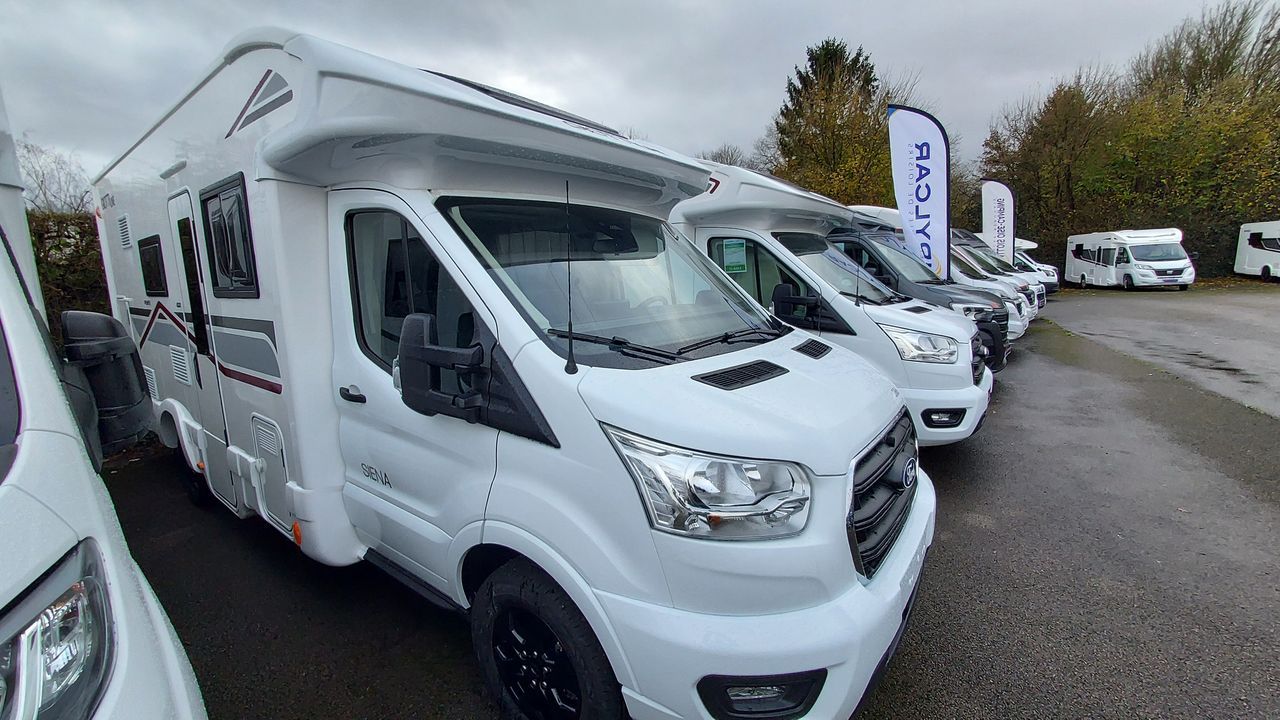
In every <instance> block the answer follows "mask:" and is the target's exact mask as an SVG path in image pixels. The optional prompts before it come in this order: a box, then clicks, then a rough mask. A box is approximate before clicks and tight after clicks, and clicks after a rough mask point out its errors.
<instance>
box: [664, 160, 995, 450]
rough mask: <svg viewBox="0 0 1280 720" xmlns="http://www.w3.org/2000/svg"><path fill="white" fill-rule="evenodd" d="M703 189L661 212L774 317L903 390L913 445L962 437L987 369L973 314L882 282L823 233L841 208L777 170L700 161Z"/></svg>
mask: <svg viewBox="0 0 1280 720" xmlns="http://www.w3.org/2000/svg"><path fill="white" fill-rule="evenodd" d="M703 164H704V165H705V166H706V167H707V168H709V169H711V170H712V171H713V172H712V176H711V184H710V187H709V190H708V192H706V193H704V194H702V195H699V196H698V197H696V198H693V199H691V200H686V201H684V202H682V203H680V204H679V205H677V206H676V209H675V210H674V211H673V212H672V215H671V220H672V223H673V224H675V225H676V227H677V228H679V229H680V230H681V231H682V232H684V233H685V235H687V236H688V237H690V238H692V239H693V241H694V243H695V244H696V245H697V246H698V247H699V249H701V250H702V251H703V252H705V253H707V254H708V256H709V257H711V259H712V261H713V262H715V263H716V264H717V265H718V266H720V267H721V268H723V269H724V270H725V271H726V272H727V273H728V274H729V276H730V277H732V278H733V279H734V281H735V282H736V283H738V284H739V285H740V286H742V287H743V289H744V290H746V291H747V292H748V293H750V294H751V296H752V297H754V298H755V299H756V300H757V301H758V302H760V303H761V304H764V305H768V306H770V307H771V308H772V310H773V312H775V313H776V314H778V316H779V317H782V318H785V319H787V320H788V321H789V322H792V323H795V324H797V325H800V326H802V327H805V328H808V329H812V330H814V331H815V332H817V333H819V334H820V335H821V336H822V337H823V338H824V339H825V340H827V341H829V342H831V343H832V344H836V345H840V346H843V347H846V348H848V349H850V350H853V351H854V352H856V353H858V354H859V355H861V356H862V357H864V358H866V359H867V360H869V361H870V362H871V363H872V364H874V365H875V366H876V367H877V368H879V369H880V370H881V371H882V372H884V373H885V374H886V375H887V376H889V377H890V378H891V379H892V380H893V381H894V382H895V383H896V384H897V385H898V387H899V388H900V389H901V390H902V394H903V397H904V399H905V400H906V403H907V407H909V408H910V409H911V417H912V420H913V421H914V423H915V426H916V433H917V434H918V436H919V438H920V444H922V445H943V444H946V443H953V442H959V441H961V440H964V439H966V438H968V437H969V436H971V435H972V434H973V433H974V432H975V431H976V430H977V429H978V427H979V426H980V425H981V423H982V418H983V414H984V413H985V412H986V410H987V402H988V396H989V394H990V390H991V385H992V378H991V372H990V370H988V369H987V368H986V366H985V364H984V363H983V361H982V352H983V346H982V342H981V340H980V339H979V337H978V334H977V328H976V326H975V325H974V324H973V321H972V320H970V319H968V318H966V317H965V316H964V315H963V314H961V313H960V312H952V311H949V310H946V309H944V308H941V307H939V306H937V305H932V304H927V303H922V302H919V301H916V300H912V299H911V298H909V297H907V296H905V295H899V294H898V293H895V292H894V291H892V290H890V289H889V288H887V287H885V286H884V285H883V284H881V283H880V282H879V281H878V280H876V279H875V278H874V277H872V276H871V275H870V274H869V273H867V272H866V271H865V270H863V269H862V268H860V267H858V265H857V264H856V263H854V262H853V261H852V260H851V259H850V258H849V257H848V256H846V255H845V254H844V253H842V252H841V251H840V250H838V249H836V248H835V247H834V246H832V244H831V243H830V242H829V241H828V240H827V236H828V234H830V233H831V232H832V231H834V230H836V229H839V228H847V227H848V222H849V210H847V209H846V208H844V207H842V206H841V205H839V204H837V203H835V202H834V201H833V200H830V199H828V198H825V197H823V196H821V195H817V194H814V193H810V192H807V191H805V190H802V189H800V188H797V187H795V186H793V185H789V184H787V183H784V182H782V181H781V180H778V179H776V178H772V177H768V176H765V175H761V174H759V173H755V172H752V171H750V170H744V169H742V168H738V167H733V166H731V165H723V164H720V163H714V162H710V161H703Z"/></svg>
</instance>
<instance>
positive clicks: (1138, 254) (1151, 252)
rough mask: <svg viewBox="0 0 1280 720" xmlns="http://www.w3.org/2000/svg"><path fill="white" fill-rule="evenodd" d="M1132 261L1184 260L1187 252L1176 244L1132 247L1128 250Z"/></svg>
mask: <svg viewBox="0 0 1280 720" xmlns="http://www.w3.org/2000/svg"><path fill="white" fill-rule="evenodd" d="M1129 250H1130V252H1132V253H1133V259H1134V260H1139V261H1147V262H1158V261H1161V260H1186V259H1187V252H1186V251H1185V250H1183V249H1182V246H1181V245H1179V244H1178V243H1153V244H1151V245H1133V246H1131V247H1130V248H1129Z"/></svg>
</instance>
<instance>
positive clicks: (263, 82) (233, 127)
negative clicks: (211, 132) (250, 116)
mask: <svg viewBox="0 0 1280 720" xmlns="http://www.w3.org/2000/svg"><path fill="white" fill-rule="evenodd" d="M269 77H271V71H270V70H268V71H266V72H265V73H263V75H262V79H261V80H259V81H258V87H256V88H254V89H253V92H252V93H250V94H249V99H248V100H245V101H244V107H242V108H240V114H239V115H237V116H236V121H235V122H233V123H231V129H230V130H228V131H227V134H226V135H225V136H223V140H225V139H227V138H229V137H231V133H233V132H235V131H236V126H237V125H239V124H240V121H241V120H242V119H243V118H244V114H245V113H246V112H248V111H249V105H250V104H252V103H253V101H254V99H255V98H257V97H258V91H259V90H261V89H262V86H263V85H266V84H267V78H269Z"/></svg>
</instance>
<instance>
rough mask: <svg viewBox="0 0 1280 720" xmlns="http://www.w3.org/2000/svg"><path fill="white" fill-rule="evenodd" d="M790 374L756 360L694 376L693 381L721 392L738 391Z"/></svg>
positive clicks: (765, 362) (782, 368) (784, 369)
mask: <svg viewBox="0 0 1280 720" xmlns="http://www.w3.org/2000/svg"><path fill="white" fill-rule="evenodd" d="M788 372H789V371H788V370H787V369H786V368H784V367H782V366H781V365H775V364H773V363H771V362H769V361H768V360H754V361H752V362H749V363H743V364H741V365H734V366H732V367H727V368H724V369H723V370H713V371H712V372H707V373H702V374H701V375H694V376H693V379H694V380H697V381H698V382H700V383H705V384H707V385H710V386H711V387H717V388H720V389H721V390H738V389H740V388H744V387H749V386H751V385H755V384H756V383H762V382H764V381H765V380H771V379H773V378H776V377H779V376H781V375H786V374H787V373H788Z"/></svg>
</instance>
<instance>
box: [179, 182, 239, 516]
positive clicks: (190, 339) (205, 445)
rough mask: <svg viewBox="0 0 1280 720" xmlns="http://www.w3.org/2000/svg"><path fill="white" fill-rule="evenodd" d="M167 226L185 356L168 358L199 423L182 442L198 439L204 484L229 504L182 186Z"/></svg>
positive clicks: (218, 407)
mask: <svg viewBox="0 0 1280 720" xmlns="http://www.w3.org/2000/svg"><path fill="white" fill-rule="evenodd" d="M169 226H170V227H169V229H170V231H171V236H172V242H173V244H175V245H176V246H177V247H176V248H173V251H171V252H170V253H169V256H170V257H176V258H180V264H179V266H178V271H179V272H178V290H177V292H176V293H175V295H176V297H177V298H178V299H179V302H180V304H181V307H179V308H176V309H175V310H174V315H176V316H177V318H175V320H177V319H181V321H182V327H184V328H186V330H187V333H186V334H187V347H186V355H185V358H181V359H180V358H178V357H177V355H176V353H175V354H174V357H173V358H172V359H173V361H174V362H175V363H177V362H185V363H186V365H187V376H188V379H189V381H190V384H191V386H192V388H193V389H194V391H195V392H194V395H195V399H196V403H195V406H194V407H188V408H187V411H188V412H190V413H192V414H193V415H194V416H195V418H196V421H197V422H199V423H200V425H201V426H202V427H203V433H202V437H200V438H187V439H184V442H190V441H191V440H196V441H197V442H198V443H199V446H200V448H201V456H202V459H201V461H202V462H203V463H204V465H205V467H204V473H205V476H206V477H207V478H208V480H209V487H210V488H211V489H212V490H213V492H215V493H216V494H217V495H218V497H220V498H221V499H222V500H223V501H224V502H226V503H227V504H228V505H231V506H232V507H235V505H236V491H235V483H233V482H232V479H231V472H230V470H229V468H228V467H227V460H226V447H227V440H226V438H227V428H226V420H225V417H224V415H223V409H222V392H221V388H220V385H219V378H218V367H217V361H216V360H215V359H214V356H213V352H212V350H211V349H210V347H209V332H210V326H209V316H208V313H207V311H206V303H205V293H206V292H207V289H206V288H205V287H204V282H203V274H202V273H201V271H200V256H199V251H198V249H197V246H198V243H197V242H196V222H195V216H194V213H193V211H192V205H191V195H190V194H189V193H188V192H187V191H185V190H184V191H182V192H181V193H179V194H177V195H175V196H173V197H172V198H170V199H169ZM180 431H181V429H180Z"/></svg>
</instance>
